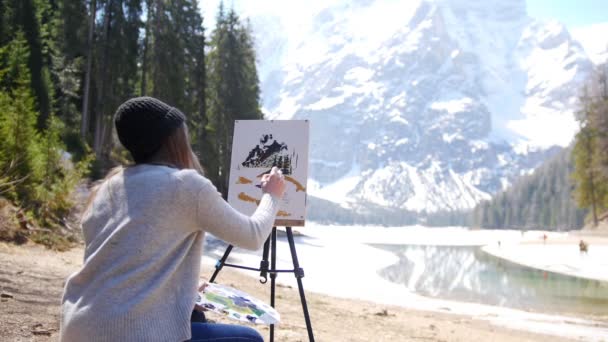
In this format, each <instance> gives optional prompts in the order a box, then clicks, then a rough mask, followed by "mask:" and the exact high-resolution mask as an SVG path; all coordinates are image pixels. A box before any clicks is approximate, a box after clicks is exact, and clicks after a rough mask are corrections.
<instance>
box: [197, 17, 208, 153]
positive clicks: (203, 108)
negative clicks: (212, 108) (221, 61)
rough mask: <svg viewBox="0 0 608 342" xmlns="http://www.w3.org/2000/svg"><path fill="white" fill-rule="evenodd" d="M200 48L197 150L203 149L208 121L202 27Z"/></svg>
mask: <svg viewBox="0 0 608 342" xmlns="http://www.w3.org/2000/svg"><path fill="white" fill-rule="evenodd" d="M202 44H203V46H202V48H201V55H200V56H199V58H200V61H199V63H200V65H201V70H200V73H199V82H198V84H199V91H200V93H199V97H200V100H199V101H200V102H199V108H198V112H199V118H200V120H201V122H199V129H198V130H199V131H198V145H199V152H202V151H203V147H204V146H205V140H206V139H207V137H206V135H207V134H206V126H207V122H209V120H207V102H206V98H205V96H206V91H207V66H206V65H205V29H204V28H203V37H202Z"/></svg>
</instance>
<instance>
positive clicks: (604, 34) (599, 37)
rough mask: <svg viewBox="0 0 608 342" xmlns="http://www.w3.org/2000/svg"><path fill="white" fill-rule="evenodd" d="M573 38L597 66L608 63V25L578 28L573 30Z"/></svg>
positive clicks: (601, 24)
mask: <svg viewBox="0 0 608 342" xmlns="http://www.w3.org/2000/svg"><path fill="white" fill-rule="evenodd" d="M572 36H574V39H576V40H578V41H579V42H580V43H581V44H582V45H583V47H584V48H585V51H587V54H588V55H589V58H591V60H592V61H593V62H594V63H595V64H602V63H606V62H607V61H608V23H600V24H592V25H588V26H584V27H580V28H576V29H574V30H572Z"/></svg>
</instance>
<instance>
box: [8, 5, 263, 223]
mask: <svg viewBox="0 0 608 342" xmlns="http://www.w3.org/2000/svg"><path fill="white" fill-rule="evenodd" d="M215 19H216V24H215V27H214V28H213V29H212V30H211V34H207V33H206V31H205V28H204V26H203V18H202V15H201V13H200V11H199V8H198V3H197V1H196V0H175V1H165V0H56V1H46V0H0V200H2V203H4V204H3V207H4V206H6V203H11V206H13V207H15V208H16V210H18V211H19V212H20V214H19V215H23V216H25V217H26V218H27V219H28V220H29V221H30V223H31V224H34V225H39V226H44V227H51V228H53V227H61V226H62V225H63V221H64V219H65V216H66V215H67V212H68V211H69V210H70V209H71V207H72V205H73V203H72V202H71V199H70V193H71V192H72V190H73V189H74V187H75V186H76V185H77V184H78V183H79V182H80V181H81V179H82V178H84V177H89V176H91V177H93V178H97V177H100V176H102V175H103V174H104V173H105V172H106V170H108V169H109V168H111V167H112V166H114V165H116V164H117V163H119V162H123V163H124V162H128V154H127V153H125V151H124V150H122V149H121V148H119V144H118V143H117V139H116V138H115V136H114V133H113V131H114V130H113V121H112V117H113V114H114V111H115V110H116V108H117V107H118V106H119V105H120V104H121V103H122V102H124V101H125V100H127V99H129V98H131V97H135V96H141V95H148V96H154V97H157V98H159V99H161V100H163V101H165V102H167V103H169V104H170V105H172V106H175V107H178V108H180V109H181V110H182V111H183V112H184V113H186V115H187V116H188V118H189V120H188V125H189V131H190V137H191V139H192V144H193V146H194V149H195V152H196V153H197V154H198V156H199V158H200V159H201V163H202V164H203V165H204V167H205V169H206V172H207V175H208V176H209V177H210V178H211V180H212V181H214V182H215V184H216V185H217V187H218V189H220V191H222V192H224V193H225V191H226V182H227V179H226V176H227V174H228V172H227V168H228V167H229V165H228V163H229V158H230V148H231V137H232V129H233V123H234V120H235V119H258V118H262V112H261V110H260V104H259V102H260V90H259V85H258V83H259V82H258V75H257V70H256V65H255V58H256V57H255V51H254V50H253V41H252V33H251V31H250V29H249V27H248V26H247V25H245V24H243V23H242V22H241V20H240V19H239V17H238V15H237V14H236V13H235V12H234V10H226V9H224V6H223V4H222V3H219V11H218V15H217V17H216V18H215ZM0 209H1V208H0ZM11 220H12V218H10V219H9V220H8V221H11ZM2 222H5V220H3V221H2ZM0 228H2V227H0ZM45 229H47V228H45ZM53 229H54V228H53ZM58 229H59V228H58ZM0 230H1V229H0Z"/></svg>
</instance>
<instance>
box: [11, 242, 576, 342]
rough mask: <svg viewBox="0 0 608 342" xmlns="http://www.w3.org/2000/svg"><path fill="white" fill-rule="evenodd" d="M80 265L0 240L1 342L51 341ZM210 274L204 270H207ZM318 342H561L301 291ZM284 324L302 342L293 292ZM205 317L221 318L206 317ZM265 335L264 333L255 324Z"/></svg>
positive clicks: (73, 254) (264, 292)
mask: <svg viewBox="0 0 608 342" xmlns="http://www.w3.org/2000/svg"><path fill="white" fill-rule="evenodd" d="M81 262H82V248H76V249H73V250H70V251H68V252H54V251H50V250H48V249H45V248H43V247H40V246H35V245H31V244H27V245H22V246H15V245H10V244H6V243H0V297H1V298H0V300H1V302H0V340H1V341H55V340H57V339H58V336H59V305H60V300H61V294H62V291H63V285H64V281H65V279H66V277H67V276H68V275H69V274H70V273H72V272H74V271H75V270H77V269H78V267H79V265H80V264H81ZM206 271H207V272H205V274H206V273H208V271H209V270H206ZM218 281H219V282H221V283H223V284H228V285H232V286H235V287H238V288H239V289H242V290H244V291H246V292H249V293H251V294H252V295H254V296H256V297H258V298H268V291H269V287H268V286H264V285H260V284H259V283H258V282H257V280H256V279H254V278H251V277H248V276H245V275H242V274H241V273H238V272H236V271H234V270H231V269H225V270H223V271H222V273H221V274H220V276H219V277H218ZM306 296H307V300H308V305H309V310H310V315H311V319H312V325H313V328H314V334H315V338H316V340H318V341H496V342H498V341H546V340H547V339H551V341H552V342H558V341H565V340H564V339H560V338H557V337H555V336H551V337H549V336H545V335H536V334H532V333H528V332H523V331H515V330H508V329H505V328H501V327H496V326H493V325H491V324H490V323H489V322H486V321H483V320H478V319H472V318H470V317H466V316H457V315H451V314H442V313H436V312H423V311H414V310H408V309H404V308H400V307H391V306H386V305H378V304H374V303H370V302H364V301H358V300H349V299H340V298H333V297H329V296H325V295H321V294H315V293H310V292H307V293H306ZM277 309H278V310H279V312H280V313H281V318H282V323H281V324H280V325H278V326H277V327H276V329H275V340H276V341H287V342H296V341H307V340H308V338H307V333H306V325H305V322H304V319H303V316H302V307H301V304H300V299H299V296H298V291H297V289H293V288H289V287H283V286H282V287H278V288H277ZM208 317H209V318H210V319H213V320H215V321H222V322H226V323H233V322H231V321H225V319H224V318H221V317H218V316H214V315H213V314H211V313H210V314H208ZM256 328H258V329H259V331H260V332H261V333H262V335H263V336H265V337H266V338H267V336H268V328H267V327H265V326H256Z"/></svg>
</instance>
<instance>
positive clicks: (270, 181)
mask: <svg viewBox="0 0 608 342" xmlns="http://www.w3.org/2000/svg"><path fill="white" fill-rule="evenodd" d="M261 187H262V192H265V193H269V194H271V195H272V196H274V197H277V198H282V197H283V194H284V193H285V177H284V176H283V174H282V173H281V170H279V168H278V167H276V166H273V167H272V169H271V170H270V174H265V175H263V176H262V182H261Z"/></svg>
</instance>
